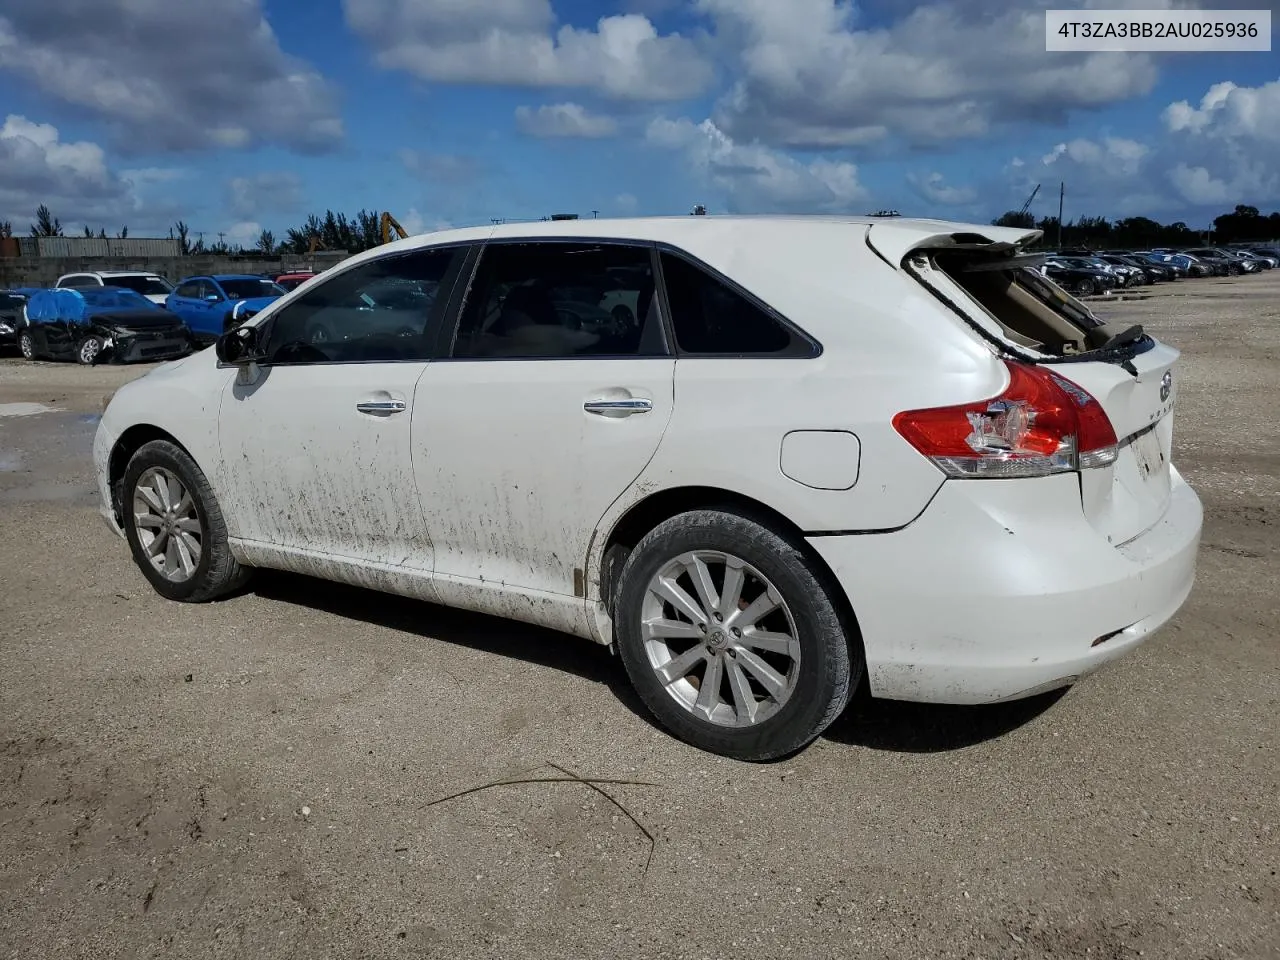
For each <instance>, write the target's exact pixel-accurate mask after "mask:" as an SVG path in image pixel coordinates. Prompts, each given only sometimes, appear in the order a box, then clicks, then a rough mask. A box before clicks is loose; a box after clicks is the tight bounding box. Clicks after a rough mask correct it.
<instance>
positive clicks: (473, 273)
mask: <svg viewBox="0 0 1280 960" xmlns="http://www.w3.org/2000/svg"><path fill="white" fill-rule="evenodd" d="M531 243H554V244H587V245H591V246H611V247H634V248H636V249H643V250H647V251H648V253H649V268H650V270H651V271H652V272H653V282H654V298H655V301H656V302H657V305H658V322H659V323H660V324H661V327H662V341H663V342H662V350H663V352H662V353H654V354H646V355H645V356H639V355H637V354H634V353H605V354H580V355H578V356H569V357H455V356H454V355H453V351H454V348H455V347H456V346H457V343H458V334H459V332H461V329H462V315H463V313H464V312H465V311H466V308H467V302H468V301H469V299H470V297H471V291H472V289H473V288H474V287H475V282H476V278H477V277H478V276H479V275H480V265H481V264H482V263H483V261H484V251H485V250H486V249H488V248H489V247H500V246H505V247H510V246H525V245H528V244H531ZM658 259H659V258H658V251H657V245H656V244H655V243H654V242H653V241H652V240H633V239H627V238H625V237H558V236H557V237H547V236H530V237H499V238H498V239H496V240H493V239H490V240H481V241H476V242H475V244H474V250H473V253H472V260H471V264H470V272H469V274H468V276H467V279H466V282H465V283H461V282H460V283H459V284H458V287H459V294H458V296H457V297H456V298H455V299H456V302H455V303H453V304H451V305H450V306H451V307H453V308H454V309H453V315H452V322H451V323H447V324H443V325H442V326H441V334H442V335H441V339H440V345H439V348H438V350H437V354H438V356H437V357H436V362H437V363H563V362H565V361H575V362H579V361H583V360H672V359H674V358H675V353H674V351H673V349H672V346H673V344H674V343H675V337H674V336H673V335H672V331H671V319H670V315H669V314H668V312H667V307H666V293H665V291H664V290H663V288H662V274H661V264H660V263H659V262H658Z"/></svg>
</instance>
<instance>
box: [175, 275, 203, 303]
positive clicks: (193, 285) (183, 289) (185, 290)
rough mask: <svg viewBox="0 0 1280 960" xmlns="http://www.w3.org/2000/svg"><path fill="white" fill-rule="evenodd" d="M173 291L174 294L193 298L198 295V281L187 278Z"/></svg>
mask: <svg viewBox="0 0 1280 960" xmlns="http://www.w3.org/2000/svg"><path fill="white" fill-rule="evenodd" d="M174 293H175V295H176V296H179V297H190V298H191V299H193V300H194V299H195V298H197V297H199V296H200V283H199V281H197V280H188V281H187V282H186V283H184V284H183V285H182V286H180V287H178V289H177V290H176V291H174Z"/></svg>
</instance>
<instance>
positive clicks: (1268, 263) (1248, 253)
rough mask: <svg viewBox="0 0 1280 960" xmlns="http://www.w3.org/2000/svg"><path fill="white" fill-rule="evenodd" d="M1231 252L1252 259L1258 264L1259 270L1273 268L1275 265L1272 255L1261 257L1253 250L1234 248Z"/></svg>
mask: <svg viewBox="0 0 1280 960" xmlns="http://www.w3.org/2000/svg"><path fill="white" fill-rule="evenodd" d="M1231 253H1232V254H1234V255H1235V256H1237V257H1242V258H1243V259H1245V260H1251V261H1253V262H1254V263H1256V264H1257V265H1258V269H1259V270H1271V269H1272V268H1274V267H1275V263H1274V262H1273V261H1272V259H1271V258H1270V257H1261V256H1259V255H1258V254H1256V253H1254V252H1253V251H1252V250H1240V249H1237V248H1232V250H1231Z"/></svg>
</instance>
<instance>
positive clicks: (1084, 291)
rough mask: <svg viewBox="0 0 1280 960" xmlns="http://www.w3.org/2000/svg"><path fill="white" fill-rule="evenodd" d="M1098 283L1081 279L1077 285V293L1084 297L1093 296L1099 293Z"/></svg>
mask: <svg viewBox="0 0 1280 960" xmlns="http://www.w3.org/2000/svg"><path fill="white" fill-rule="evenodd" d="M1097 291H1098V288H1097V285H1096V284H1095V283H1094V282H1093V281H1092V280H1088V279H1085V280H1081V281H1080V283H1079V284H1078V285H1077V286H1076V293H1077V294H1079V295H1080V296H1082V297H1091V296H1093V295H1094V294H1095V293H1097Z"/></svg>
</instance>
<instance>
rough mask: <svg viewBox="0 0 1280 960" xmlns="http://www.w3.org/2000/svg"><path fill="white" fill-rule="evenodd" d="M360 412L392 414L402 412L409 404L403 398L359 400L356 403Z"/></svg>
mask: <svg viewBox="0 0 1280 960" xmlns="http://www.w3.org/2000/svg"><path fill="white" fill-rule="evenodd" d="M356 409H357V410H358V411H360V412H361V413H376V414H384V415H386V414H392V413H404V412H405V411H406V410H408V409H409V405H408V404H407V403H405V402H404V401H403V400H361V401H360V402H359V403H357V404H356Z"/></svg>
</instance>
